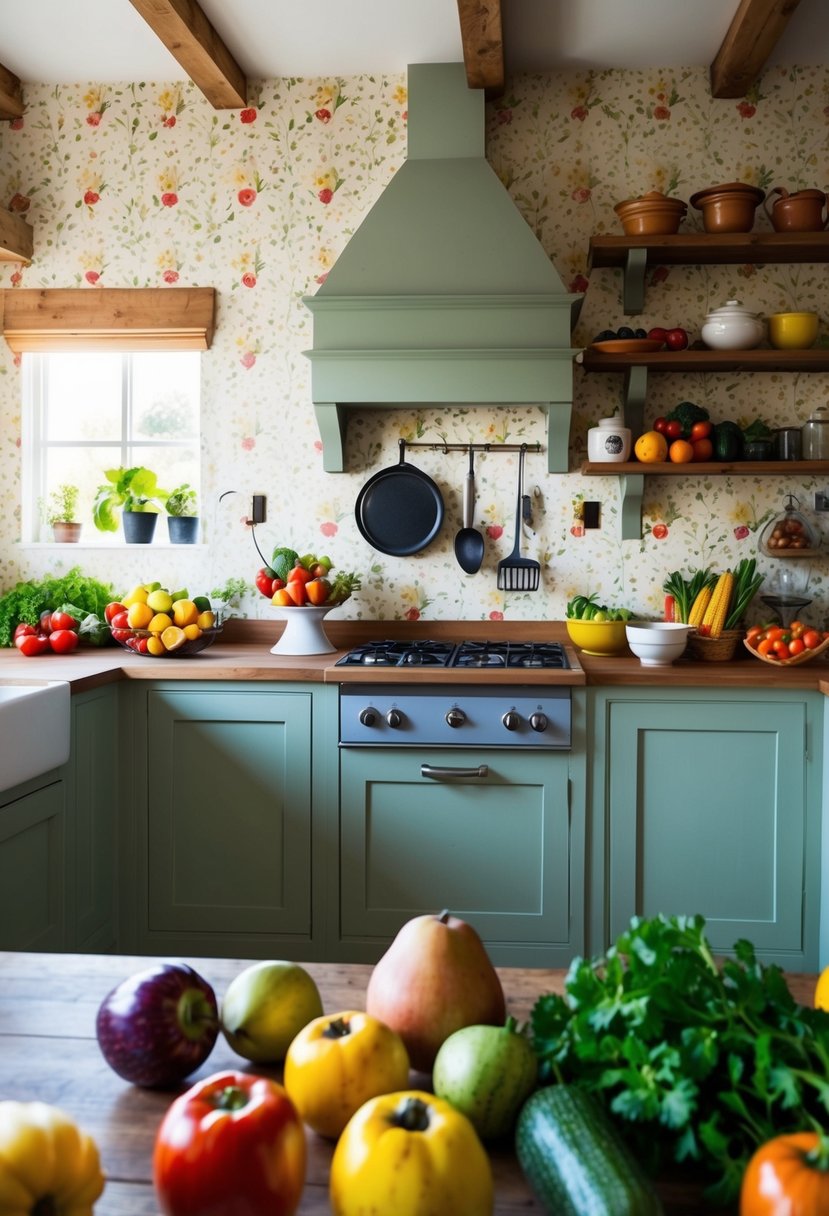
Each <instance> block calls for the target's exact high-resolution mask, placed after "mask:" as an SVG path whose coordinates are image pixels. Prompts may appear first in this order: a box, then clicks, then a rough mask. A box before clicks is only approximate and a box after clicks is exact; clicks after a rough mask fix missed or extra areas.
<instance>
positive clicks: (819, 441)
mask: <svg viewBox="0 0 829 1216" xmlns="http://www.w3.org/2000/svg"><path fill="white" fill-rule="evenodd" d="M801 434H802V435H803V459H804V460H829V406H827V405H819V406H817V407H816V409H814V410H813V411H812V415H811V417H810V418H809V421H808V422H804V424H803V426H802V428H801Z"/></svg>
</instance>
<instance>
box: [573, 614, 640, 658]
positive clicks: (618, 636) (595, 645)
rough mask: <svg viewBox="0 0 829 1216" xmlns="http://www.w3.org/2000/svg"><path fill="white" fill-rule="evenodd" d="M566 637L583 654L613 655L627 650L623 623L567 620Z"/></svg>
mask: <svg viewBox="0 0 829 1216" xmlns="http://www.w3.org/2000/svg"><path fill="white" fill-rule="evenodd" d="M565 623H566V625H567V636H568V637H569V638H570V641H571V642H572V643H573V645H574V646H578V648H579V650H583V651H584V653H585V654H595V655H607V656H609V655H614V654H624V653H625V651H626V650H627V639H626V637H625V622H624V621H579V620H568V621H566V622H565Z"/></svg>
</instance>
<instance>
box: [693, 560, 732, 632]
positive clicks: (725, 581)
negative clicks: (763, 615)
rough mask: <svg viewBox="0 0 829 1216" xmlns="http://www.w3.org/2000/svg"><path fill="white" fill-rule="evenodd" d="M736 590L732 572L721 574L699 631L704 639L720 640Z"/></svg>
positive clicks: (727, 571)
mask: <svg viewBox="0 0 829 1216" xmlns="http://www.w3.org/2000/svg"><path fill="white" fill-rule="evenodd" d="M733 588H734V575H733V574H732V573H731V571H730V570H726V572H725V574H721V575H720V577H719V578H718V579H717V585H716V587H715V588H714V594H713V595H712V596H711V602H710V604H709V605H708V607H707V608H706V609H705V613H704V615H703V618H702V623H701V624H700V626H699V631H700V633H701V634H703V636H704V637H710V638H718V637H719V636H720V634H721V633H722V631H723V625H724V624H725V618H726V617H727V616H728V608H729V605H730V603H731V593H732V591H733Z"/></svg>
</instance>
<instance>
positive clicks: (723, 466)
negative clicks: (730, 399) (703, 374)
mask: <svg viewBox="0 0 829 1216" xmlns="http://www.w3.org/2000/svg"><path fill="white" fill-rule="evenodd" d="M581 472H582V473H583V474H584V475H585V477H609V476H616V475H620V474H628V473H638V474H640V475H641V476H643V477H688V476H691V477H740V476H748V477H751V476H757V475H758V474H762V473H783V474H790V475H791V476H793V477H795V476H807V477H808V476H812V475H816V474H818V473H825V474H827V476H829V460H730V461H727V462H722V463H719V462H714V461H689V462H688V464H674V463H673V461H668V462H666V463H664V464H662V463H656V464H643V463H642V461H640V460H628V461H624V462H616V463H614V462H612V461H596V460H586V461H585V462H584V463H583V464H582V466H581Z"/></svg>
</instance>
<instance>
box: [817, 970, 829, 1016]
mask: <svg viewBox="0 0 829 1216" xmlns="http://www.w3.org/2000/svg"><path fill="white" fill-rule="evenodd" d="M815 1009H825V1010H826V1012H827V1013H829V967H824V969H823V971H821V973H820V978H819V980H818V982H817V988H816V989H815Z"/></svg>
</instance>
